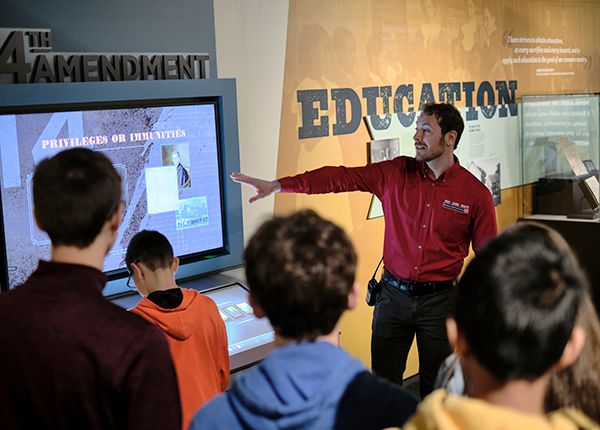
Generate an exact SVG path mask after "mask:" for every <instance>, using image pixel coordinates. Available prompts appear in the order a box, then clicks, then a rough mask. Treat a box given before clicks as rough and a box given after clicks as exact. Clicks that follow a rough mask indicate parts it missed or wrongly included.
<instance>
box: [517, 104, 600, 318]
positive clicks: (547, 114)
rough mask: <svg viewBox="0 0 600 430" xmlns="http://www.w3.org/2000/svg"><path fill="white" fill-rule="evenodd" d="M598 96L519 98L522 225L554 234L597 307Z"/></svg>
mask: <svg viewBox="0 0 600 430" xmlns="http://www.w3.org/2000/svg"><path fill="white" fill-rule="evenodd" d="M599 105H600V97H599V95H598V94H594V93H592V94H572V95H544V96H537V95H534V96H522V98H521V106H520V108H521V109H520V114H521V169H522V170H521V172H522V178H523V182H522V183H523V185H522V196H523V198H522V208H521V210H522V213H521V217H522V218H521V219H522V220H531V221H539V222H543V223H545V224H547V225H548V226H550V227H552V228H554V229H556V230H557V231H558V232H560V234H562V235H563V236H564V238H565V239H566V240H567V242H568V243H569V245H570V246H571V247H572V248H573V250H574V251H575V253H576V254H577V256H578V258H579V260H580V262H581V264H582V266H583V268H584V269H585V270H586V271H587V273H588V276H589V278H590V282H591V284H592V292H593V296H594V302H595V304H596V307H597V308H598V306H599V304H600V266H599V265H598V262H597V244H598V243H600V218H599V207H598V202H599V190H598V166H599V165H600V163H599V148H600V143H599V131H598V126H599V124H600V113H599V111H600V109H599Z"/></svg>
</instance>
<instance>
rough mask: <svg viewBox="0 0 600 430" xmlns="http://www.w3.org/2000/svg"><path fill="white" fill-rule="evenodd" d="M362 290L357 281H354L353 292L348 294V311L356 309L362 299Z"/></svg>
mask: <svg viewBox="0 0 600 430" xmlns="http://www.w3.org/2000/svg"><path fill="white" fill-rule="evenodd" d="M361 290H362V286H361V285H360V284H359V283H358V282H357V281H354V284H353V285H352V290H350V294H348V307H347V309H354V308H355V307H356V306H357V305H358V298H359V297H360V292H361Z"/></svg>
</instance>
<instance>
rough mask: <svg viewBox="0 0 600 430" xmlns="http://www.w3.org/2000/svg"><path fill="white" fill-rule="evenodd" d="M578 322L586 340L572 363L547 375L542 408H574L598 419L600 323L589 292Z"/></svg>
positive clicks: (599, 398)
mask: <svg viewBox="0 0 600 430" xmlns="http://www.w3.org/2000/svg"><path fill="white" fill-rule="evenodd" d="M577 324H579V325H581V326H582V327H583V329H584V330H585V334H586V341H585V345H584V347H583V349H582V350H581V354H580V355H579V358H578V359H577V361H576V362H575V363H573V365H571V366H569V367H567V368H566V369H562V370H559V371H556V372H552V373H551V374H550V379H549V381H548V388H547V390H546V398H545V401H544V409H545V410H546V411H547V412H550V411H553V410H555V409H559V408H567V407H569V408H575V409H578V410H580V411H582V412H583V413H585V414H586V415H587V416H589V417H590V418H592V419H593V420H594V421H596V422H598V421H600V397H599V396H598V393H600V361H598V357H600V322H599V321H598V314H597V313H596V308H595V307H594V304H593V303H592V300H591V298H590V295H589V294H585V296H584V298H583V301H582V302H581V306H580V307H579V315H578V317H577Z"/></svg>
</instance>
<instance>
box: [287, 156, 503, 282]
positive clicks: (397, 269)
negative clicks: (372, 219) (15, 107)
mask: <svg viewBox="0 0 600 430" xmlns="http://www.w3.org/2000/svg"><path fill="white" fill-rule="evenodd" d="M279 182H280V183H281V192H287V193H306V194H322V193H330V192H333V193H339V192H345V191H367V192H370V193H373V194H375V195H376V196H377V197H378V198H379V199H380V200H381V202H382V205H383V213H384V217H385V235H384V242H383V256H384V264H385V267H386V270H388V271H389V272H390V273H392V274H393V275H395V276H397V277H399V278H402V279H405V280H409V281H417V282H432V281H445V280H448V279H453V278H455V277H457V276H458V275H459V273H460V271H461V269H462V266H463V262H464V258H465V257H466V256H467V255H468V253H469V245H470V243H471V242H473V249H474V250H475V252H477V251H479V250H480V249H481V248H482V247H483V245H484V244H485V243H486V242H487V241H488V240H489V239H491V238H493V237H495V236H496V234H497V231H498V229H497V226H496V212H495V210H494V202H493V199H492V195H491V193H490V191H489V190H488V189H487V188H486V186H485V185H484V184H483V183H481V182H480V181H479V180H477V178H475V176H473V175H472V174H471V173H470V172H469V171H468V170H466V169H465V168H463V167H461V165H460V164H459V162H458V159H456V158H455V163H454V165H453V166H452V167H451V168H449V169H448V170H446V171H445V172H444V173H443V174H442V175H440V177H439V178H437V179H436V180H432V179H431V178H430V177H429V176H428V175H427V172H426V171H425V163H423V162H419V161H416V160H415V159H414V158H411V157H397V158H395V159H393V160H389V161H382V162H380V163H372V164H369V165H367V166H364V167H343V166H340V167H322V168H320V169H316V170H313V171H310V172H305V173H302V174H300V175H296V176H291V177H285V178H281V179H279Z"/></svg>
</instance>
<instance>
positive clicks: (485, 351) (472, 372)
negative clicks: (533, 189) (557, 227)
mask: <svg viewBox="0 0 600 430" xmlns="http://www.w3.org/2000/svg"><path fill="white" fill-rule="evenodd" d="M587 288H588V287H587V280H586V278H585V276H584V274H583V272H582V270H581V269H580V267H579V264H578V262H577V260H576V258H575V256H574V255H573V253H572V252H571V250H570V248H569V246H568V245H567V243H566V242H565V240H564V239H563V238H562V237H561V236H560V235H559V234H558V233H557V232H556V231H554V230H552V229H550V228H548V227H545V226H543V225H541V224H534V223H526V222H523V223H518V224H517V225H515V226H512V227H510V228H508V229H507V230H505V231H504V232H503V233H502V234H501V235H500V236H498V237H497V238H496V239H493V240H492V241H490V242H489V243H488V244H487V245H486V246H485V247H484V249H483V250H482V251H480V252H479V253H478V254H477V256H476V257H475V258H474V260H473V261H472V262H471V263H470V264H469V266H468V267H467V269H466V271H465V273H464V275H463V277H462V278H461V280H460V282H459V285H458V291H457V302H456V308H455V312H454V318H450V319H448V321H447V327H448V338H449V339H450V342H451V343H452V344H453V345H454V346H455V347H456V353H457V355H458V357H459V359H460V363H461V367H462V371H463V374H464V379H465V382H466V384H467V386H468V392H469V395H470V396H471V398H467V397H463V396H455V395H450V394H447V393H446V392H445V391H444V390H443V389H440V390H437V391H435V392H434V393H432V394H431V395H430V396H429V397H427V398H426V399H425V401H424V402H423V404H422V405H421V406H420V407H419V412H418V413H417V414H416V415H415V417H413V418H412V419H411V420H410V422H409V423H407V425H406V426H405V430H438V429H440V430H444V429H464V430H469V429H481V428H486V429H487V428H497V429H500V428H511V429H533V428H535V429H548V430H550V429H587V428H598V427H597V424H595V423H594V422H593V421H592V420H590V419H589V418H588V417H586V416H585V415H584V414H582V413H581V412H579V411H577V410H574V409H570V410H559V411H556V412H553V413H551V414H550V415H549V416H545V415H544V396H545V392H546V386H547V383H548V378H549V375H550V374H551V373H552V372H553V371H554V370H557V369H561V368H565V367H567V366H570V365H571V364H572V363H573V362H574V361H575V360H576V359H577V357H578V356H579V354H580V352H581V349H582V348H583V345H584V343H585V331H584V329H583V328H582V327H581V326H579V325H577V315H578V311H579V307H580V303H581V301H582V300H583V299H584V298H585V295H586V294H587Z"/></svg>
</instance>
